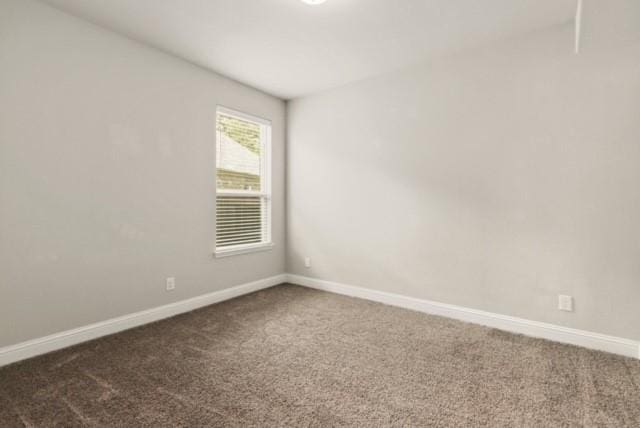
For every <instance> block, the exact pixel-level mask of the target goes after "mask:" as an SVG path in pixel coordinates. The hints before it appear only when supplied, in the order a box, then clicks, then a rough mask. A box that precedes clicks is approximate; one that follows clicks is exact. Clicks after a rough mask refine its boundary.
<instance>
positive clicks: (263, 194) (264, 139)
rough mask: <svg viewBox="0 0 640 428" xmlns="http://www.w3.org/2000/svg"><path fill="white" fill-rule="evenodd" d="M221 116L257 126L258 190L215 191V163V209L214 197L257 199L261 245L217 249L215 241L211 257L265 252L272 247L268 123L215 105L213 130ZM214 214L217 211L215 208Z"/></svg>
mask: <svg viewBox="0 0 640 428" xmlns="http://www.w3.org/2000/svg"><path fill="white" fill-rule="evenodd" d="M220 114H223V115H226V116H232V117H236V118H238V119H242V120H246V121H249V122H254V123H256V124H258V125H260V140H261V141H260V144H261V149H262V150H261V153H260V191H259V192H256V191H252V190H226V189H218V179H217V175H218V167H217V163H216V167H215V171H216V184H215V185H216V192H215V199H216V206H217V201H218V196H249V195H251V196H259V197H260V198H261V200H262V203H263V204H264V206H263V208H262V209H263V210H264V212H263V216H262V222H263V223H262V242H258V243H251V244H239V245H233V246H227V247H222V248H218V246H217V243H216V240H217V237H216V238H215V239H214V244H213V245H214V248H215V250H214V255H215V257H226V256H232V255H236V254H246V253H253V252H256V251H265V250H270V249H271V248H273V245H274V244H273V242H272V240H271V224H272V220H271V218H272V217H271V205H272V204H271V121H270V120H268V119H263V118H261V117H257V116H253V115H251V114H247V113H244V112H241V111H238V110H234V109H231V108H228V107H224V106H221V105H218V106H217V108H216V129H217V126H218V115H220ZM218 135H219V133H218V132H217V130H216V142H215V144H216V155H217V148H218ZM216 212H217V209H216ZM217 221H218V220H217V215H216V227H215V230H216V231H217V229H218V227H217Z"/></svg>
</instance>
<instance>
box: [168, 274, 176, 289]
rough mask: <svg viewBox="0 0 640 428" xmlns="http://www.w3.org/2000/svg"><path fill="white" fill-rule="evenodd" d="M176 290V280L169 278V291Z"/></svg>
mask: <svg viewBox="0 0 640 428" xmlns="http://www.w3.org/2000/svg"><path fill="white" fill-rule="evenodd" d="M175 288H176V279H175V278H173V277H171V278H167V291H173V290H175Z"/></svg>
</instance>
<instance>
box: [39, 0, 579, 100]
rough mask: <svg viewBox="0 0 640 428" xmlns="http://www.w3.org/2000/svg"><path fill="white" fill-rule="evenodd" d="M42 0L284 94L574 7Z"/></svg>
mask: <svg viewBox="0 0 640 428" xmlns="http://www.w3.org/2000/svg"><path fill="white" fill-rule="evenodd" d="M45 1H46V2H47V3H49V4H52V5H54V6H56V7H58V8H60V9H62V10H65V11H68V12H70V13H73V14H75V15H78V16H80V17H83V18H85V19H88V20H90V21H92V22H95V23H97V24H99V25H102V26H104V27H106V28H109V29H111V30H114V31H116V32H119V33H122V34H125V35H127V36H129V37H131V38H133V39H136V40H139V41H142V42H144V43H147V44H149V45H152V46H155V47H158V48H160V49H163V50H165V51H167V52H170V53H173V54H175V55H177V56H179V57H182V58H184V59H187V60H189V61H191V62H193V63H196V64H199V65H201V66H203V67H206V68H208V69H211V70H213V71H216V72H218V73H221V74H224V75H226V76H228V77H231V78H233V79H235V80H238V81H241V82H243V83H246V84H248V85H251V86H253V87H256V88H259V89H262V90H264V91H266V92H268V93H271V94H274V95H276V96H279V97H281V98H285V99H288V98H295V97H299V96H302V95H306V94H309V93H313V92H317V91H321V90H324V89H328V88H331V87H335V86H339V85H342V84H345V83H348V82H352V81H356V80H360V79H363V78H366V77H370V76H373V75H376V74H381V73H384V72H385V71H389V70H391V69H396V68H400V67H403V66H406V65H409V64H412V63H417V62H421V61H425V60H427V59H429V58H431V57H433V56H436V55H442V54H444V53H447V52H451V51H454V50H460V49H465V48H469V47H473V46H476V45H480V44H484V43H487V42H489V41H492V40H496V39H500V38H505V37H510V36H514V35H518V34H521V33H525V32H528V31H533V30H536V29H540V28H544V27H547V26H552V25H556V24H561V23H566V22H569V21H571V20H573V16H574V14H575V9H576V0H327V2H326V3H324V4H323V5H319V6H309V5H306V4H304V3H302V2H301V1H300V0H108V1H107V0H45ZM571 43H572V41H571V40H569V41H568V44H569V46H570V45H571Z"/></svg>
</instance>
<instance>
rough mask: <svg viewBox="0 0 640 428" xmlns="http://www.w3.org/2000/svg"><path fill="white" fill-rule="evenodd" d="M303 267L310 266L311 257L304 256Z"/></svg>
mask: <svg viewBox="0 0 640 428" xmlns="http://www.w3.org/2000/svg"><path fill="white" fill-rule="evenodd" d="M304 267H306V268H310V267H311V257H305V258H304Z"/></svg>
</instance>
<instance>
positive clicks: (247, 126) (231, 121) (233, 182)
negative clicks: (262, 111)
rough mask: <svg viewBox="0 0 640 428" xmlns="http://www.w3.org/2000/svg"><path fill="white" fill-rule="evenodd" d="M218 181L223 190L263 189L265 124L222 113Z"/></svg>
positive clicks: (217, 145)
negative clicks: (263, 129) (262, 171)
mask: <svg viewBox="0 0 640 428" xmlns="http://www.w3.org/2000/svg"><path fill="white" fill-rule="evenodd" d="M217 131H218V135H217V144H216V183H217V187H218V189H221V190H252V191H257V192H259V191H260V190H261V178H260V176H261V171H260V167H261V162H260V156H261V151H262V144H261V141H262V140H261V138H260V132H261V126H260V125H259V124H257V123H253V122H249V121H246V120H242V119H238V118H236V117H232V116H228V115H225V114H222V113H218V123H217Z"/></svg>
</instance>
